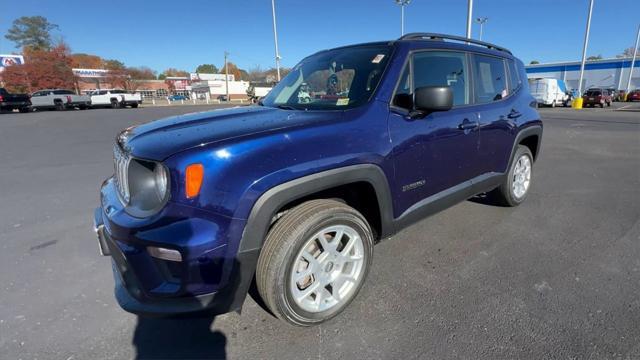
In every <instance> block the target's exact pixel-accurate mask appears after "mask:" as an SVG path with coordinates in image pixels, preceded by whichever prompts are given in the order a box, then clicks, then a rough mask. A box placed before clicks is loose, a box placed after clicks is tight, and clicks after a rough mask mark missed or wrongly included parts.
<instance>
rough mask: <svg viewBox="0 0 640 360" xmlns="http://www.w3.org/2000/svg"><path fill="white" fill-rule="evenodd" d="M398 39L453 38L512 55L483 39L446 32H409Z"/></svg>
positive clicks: (437, 39)
mask: <svg viewBox="0 0 640 360" xmlns="http://www.w3.org/2000/svg"><path fill="white" fill-rule="evenodd" d="M398 40H435V41H444V40H453V41H459V42H464V43H470V44H474V45H479V46H484V47H486V48H487V49H493V50H498V51H504V52H506V53H508V54H510V55H513V54H511V51H509V50H507V49H505V48H503V47H500V46H498V45H494V44H491V43H488V42H484V41H479V40H474V39H469V38H466V37H462V36H455V35H446V34H437V33H409V34H406V35H403V36H401V37H400V38H399V39H398Z"/></svg>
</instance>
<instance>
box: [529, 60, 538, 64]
mask: <svg viewBox="0 0 640 360" xmlns="http://www.w3.org/2000/svg"><path fill="white" fill-rule="evenodd" d="M535 64H540V61H538V60H531V62H530V63H529V65H535Z"/></svg>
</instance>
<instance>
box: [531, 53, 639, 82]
mask: <svg viewBox="0 0 640 360" xmlns="http://www.w3.org/2000/svg"><path fill="white" fill-rule="evenodd" d="M638 67H640V61H638V59H636V63H635V66H634V69H633V74H632V77H631V90H634V89H638V88H640V69H638ZM525 69H526V71H527V77H528V78H553V79H561V80H564V81H565V83H566V84H567V86H568V87H569V88H572V89H578V81H580V61H571V62H558V63H546V64H536V65H527V66H525ZM630 70H631V58H624V59H603V60H592V61H587V63H586V64H585V68H584V78H583V80H582V89H588V88H591V87H603V88H615V89H620V90H626V87H627V81H628V79H629V71H630Z"/></svg>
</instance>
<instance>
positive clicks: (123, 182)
mask: <svg viewBox="0 0 640 360" xmlns="http://www.w3.org/2000/svg"><path fill="white" fill-rule="evenodd" d="M130 161H131V158H130V157H129V155H128V154H127V153H125V152H124V151H122V149H121V148H120V146H118V144H116V145H115V146H114V147H113V164H114V170H115V179H116V188H117V189H118V195H120V199H121V200H122V202H123V203H124V204H125V205H126V204H128V203H129V162H130Z"/></svg>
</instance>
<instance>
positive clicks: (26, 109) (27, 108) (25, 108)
mask: <svg viewBox="0 0 640 360" xmlns="http://www.w3.org/2000/svg"><path fill="white" fill-rule="evenodd" d="M18 111H20V112H21V113H28V112H29V111H31V108H29V107H21V108H20V109H18Z"/></svg>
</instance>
